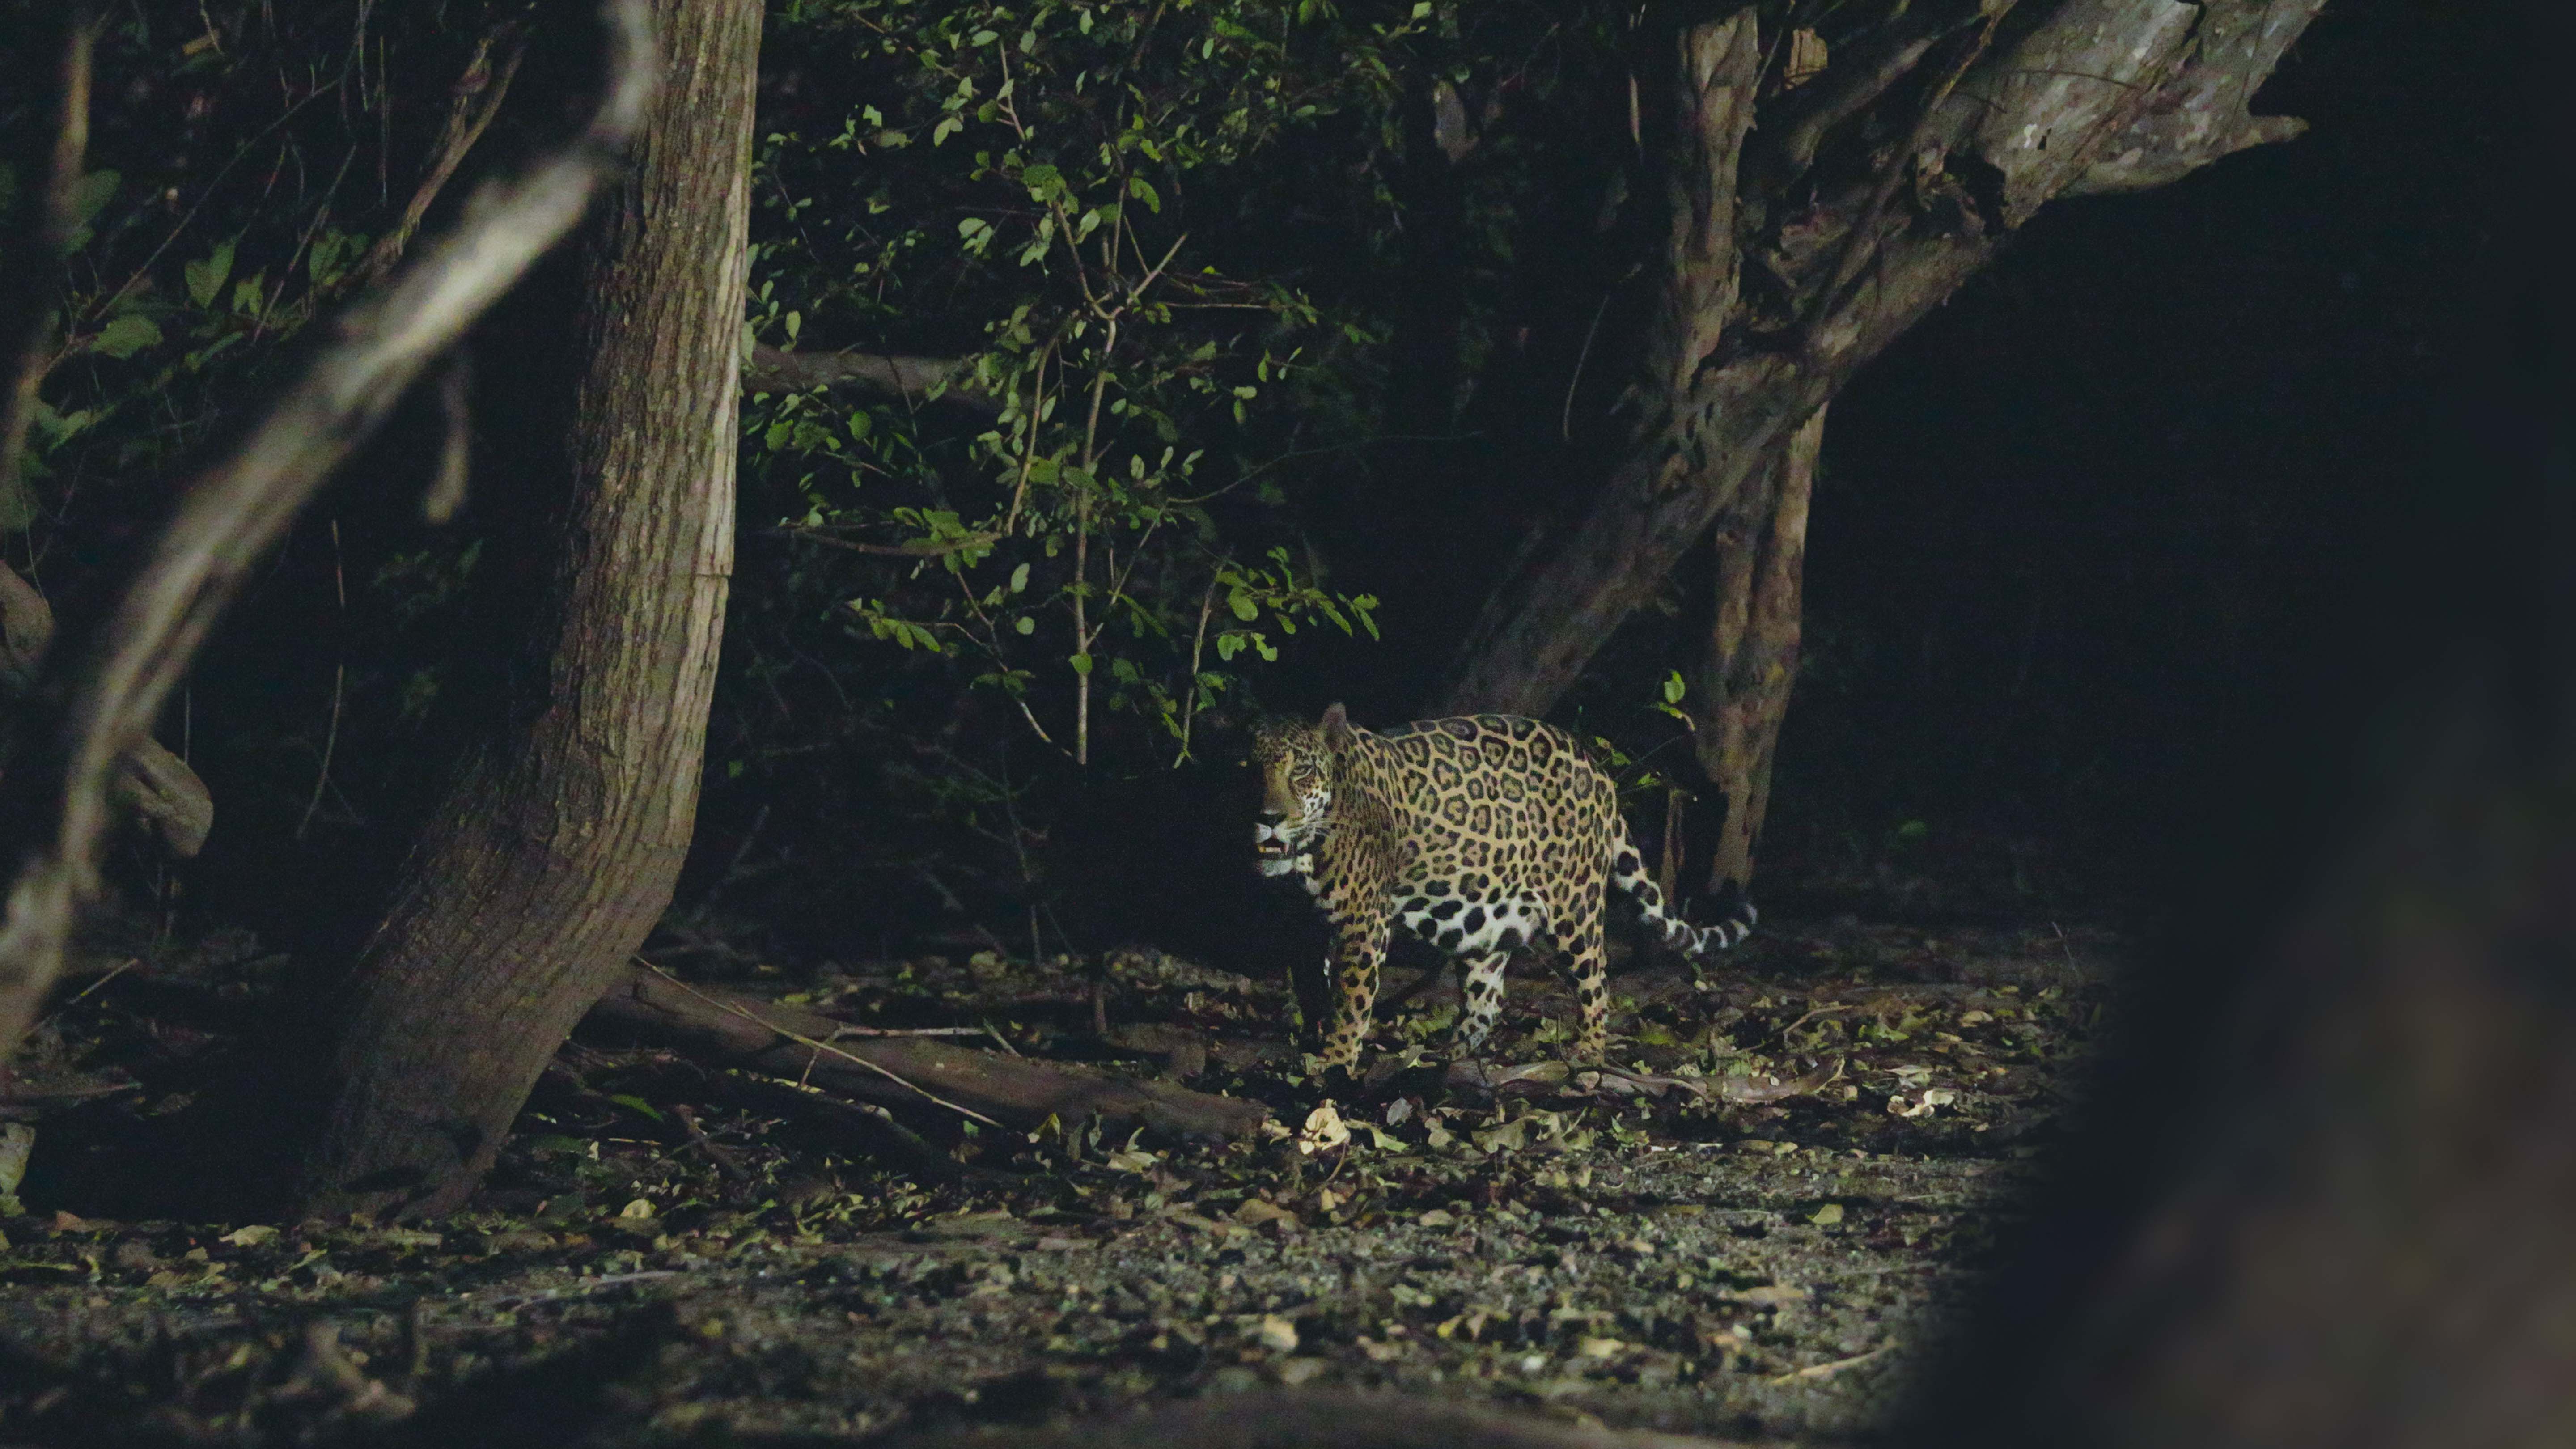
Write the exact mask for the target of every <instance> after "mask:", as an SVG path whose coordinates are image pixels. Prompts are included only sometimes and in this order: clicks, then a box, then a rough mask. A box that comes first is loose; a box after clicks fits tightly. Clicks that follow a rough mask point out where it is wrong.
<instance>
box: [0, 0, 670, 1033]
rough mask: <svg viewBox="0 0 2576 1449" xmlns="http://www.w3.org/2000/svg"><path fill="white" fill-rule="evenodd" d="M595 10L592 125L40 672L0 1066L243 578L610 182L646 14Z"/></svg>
mask: <svg viewBox="0 0 2576 1449" xmlns="http://www.w3.org/2000/svg"><path fill="white" fill-rule="evenodd" d="M604 12H605V15H604V19H605V24H606V27H607V30H608V36H609V47H610V57H609V64H608V67H607V73H608V77H609V80H608V90H607V93H606V95H605V96H604V97H603V98H602V100H601V102H600V106H599V109H598V111H597V113H596V114H595V115H594V116H593V118H592V120H591V122H590V125H589V127H588V128H587V129H586V130H585V131H584V132H583V133H582V134H581V136H580V137H578V138H577V139H576V140H574V141H573V142H571V143H570V144H568V145H567V146H565V147H564V148H563V149H562V150H561V151H559V152H557V153H556V154H554V155H553V156H551V157H549V158H547V159H545V160H542V161H540V162H539V163H538V164H537V165H536V166H534V167H533V168H532V169H530V170H529V171H528V172H527V173H526V174H525V175H523V176H521V177H518V178H516V179H514V180H510V181H502V182H494V183H490V184H487V185H486V186H485V187H484V188H483V189H482V190H481V191H480V192H479V193H477V194H476V195H475V196H474V197H473V198H472V199H471V200H470V201H469V202H468V203H467V206H466V209H465V220H464V221H463V222H462V223H461V225H460V226H459V227H458V229H457V230H456V231H455V232H454V233H453V234H451V235H449V236H447V237H445V238H443V239H442V240H441V241H440V242H439V243H438V244H437V245H436V246H434V247H431V248H429V249H428V250H427V251H426V252H424V253H422V254H421V255H420V256H419V257H417V258H416V259H415V260H414V261H412V262H411V263H409V264H408V265H406V266H404V267H403V268H402V270H401V271H399V272H398V273H396V274H395V276H394V278H393V279H392V281H391V282H390V283H389V284H388V285H387V286H386V287H385V288H383V289H382V290H381V291H378V292H375V293H372V294H370V295H368V296H366V297H363V298H361V299H360V300H359V301H358V302H357V303H356V304H354V305H353V306H352V307H351V308H350V309H349V310H348V312H346V313H345V314H343V315H342V316H341V318H340V319H339V320H338V321H337V323H336V324H335V331H336V332H337V334H338V337H339V340H338V341H337V342H336V343H334V344H333V345H331V346H329V347H326V348H324V349H323V350H322V351H321V352H320V353H319V354H318V355H317V356H315V357H314V358H313V360H312V361H311V362H310V363H309V364H308V365H307V366H306V368H305V371H304V373H303V376H302V377H300V378H299V379H297V380H296V382H295V383H293V384H292V385H291V386H290V387H289V388H288V389H287V391H286V393H285V394H284V395H283V396H282V397H280V398H279V399H278V400H277V401H276V403H275V404H274V405H273V406H272V407H271V408H270V409H269V411H268V414H267V416H265V417H264V418H262V419H261V420H260V421H259V422H258V423H257V424H256V425H255V426H254V427H253V428H252V429H251V431H250V433H249V435H248V436H247V437H246V438H244V439H243V440H242V442H241V443H240V444H239V446H238V447H237V448H236V449H235V450H234V452H233V454H232V455H231V456H230V457H228V458H226V459H224V460H223V461H222V462H220V463H217V464H216V465H215V466H214V467H212V468H210V469H208V470H207V471H206V472H204V473H202V474H200V475H198V477H197V478H196V479H195V481H193V482H192V483H190V484H189V485H188V487H187V489H186V491H185V492H184V493H183V495H182V496H181V498H180V500H179V504H178V508H177V511H176V512H175V513H174V515H173V516H172V518H171V520H170V522H169V523H168V524H167V525H166V526H165V527H164V528H163V530H162V532H161V534H160V536H159V538H157V539H156V540H155V541H154V544H153V547H152V551H151V554H150V556H149V557H148V558H147V559H146V561H145V563H144V565H143V567H142V570H141V571H140V572H139V573H137V574H136V575H135V577H134V579H133V581H132V582H131V583H129V584H128V585H127V586H126V589H125V592H124V594H123V596H122V597H121V598H120V599H119V600H118V603H117V607H116V610H115V612H114V613H113V614H112V615H110V616H109V617H108V618H107V619H106V620H104V621H103V623H102V624H101V626H100V627H99V629H98V630H97V632H96V634H95V635H94V637H93V638H92V639H91V640H90V641H89V644H88V647H87V648H85V649H82V650H79V651H75V652H73V657H77V658H79V659H80V661H81V662H80V664H79V665H78V666H76V668H77V673H69V672H68V671H64V670H63V669H62V668H61V666H48V668H47V670H46V673H47V675H48V676H57V675H60V676H61V677H62V678H63V681H64V682H65V683H67V684H69V685H70V688H69V689H68V690H67V691H66V693H65V698H66V701H67V703H66V706H65V713H66V720H65V727H64V728H63V730H62V732H61V735H60V737H59V742H58V743H57V745H56V749H57V751H58V756H57V763H56V764H55V767H54V769H53V770H52V771H51V772H49V778H48V779H45V780H43V781H42V782H40V783H39V784H37V785H36V786H35V787H34V788H36V789H43V788H44V787H45V786H47V785H50V786H52V787H53V789H52V792H51V793H52V798H51V800H46V799H45V798H44V796H43V795H41V794H40V795H35V796H34V797H33V798H32V799H30V798H29V797H28V795H27V794H26V793H25V792H24V791H22V790H20V789H16V788H13V790H12V793H13V795H17V796H18V797H19V798H20V800H21V801H23V802H26V803H33V804H36V805H37V806H38V809H39V810H40V811H42V813H45V814H48V815H52V816H54V817H55V818H56V820H57V822H58V823H57V826H56V829H55V832H54V835H53V838H52V839H51V840H50V841H46V842H43V843H41V844H40V845H38V846H37V847H36V848H35V850H34V851H33V852H32V854H31V856H30V858H29V859H28V861H27V862H26V864H25V866H24V867H23V868H22V869H21V870H20V871H19V873H18V875H17V879H16V881H15V883H14V885H13V886H12V887H11V890H10V894H9V900H8V908H7V909H8V917H7V922H6V924H5V925H0V1057H5V1056H6V1055H7V1053H8V1052H9V1051H10V1050H11V1049H12V1048H14V1047H15V1046H16V1045H17V1042H18V1039H19V1037H20V1036H21V1035H22V1034H24V1032H25V1031H26V1028H27V1026H28V1024H29V1023H30V1022H31V1021H32V1020H34V1017H35V1012H36V1009H37V1007H38V1006H39V1005H40V1004H41V1003H42V1001H43V999H44V995H45V992H46V991H47V989H49V988H50V987H51V986H52V984H53V981H54V978H55V976H56V975H57V974H58V973H59V972H60V971H61V968H62V960H63V952H64V948H65V946H66V944H67V943H68V941H69V939H70V936H71V931H72V927H73V925H74V923H75V921H76V920H77V918H78V916H79V914H80V912H81V910H82V909H83V908H84V907H85V906H86V905H87V904H88V903H89V902H90V901H91V900H92V899H93V898H94V897H95V896H96V894H97V892H98V884H99V881H98V854H99V850H100V847H101V844H102V843H103V841H104V839H105V836H106V832H107V826H108V822H109V820H110V818H111V810H110V798H111V797H110V789H111V785H112V783H113V780H114V778H115V772H116V768H117V765H118V762H119V761H121V760H123V759H124V758H125V757H126V756H127V755H129V754H131V753H132V752H133V750H134V748H135V746H136V745H137V744H138V743H139V742H141V741H142V740H144V739H145V738H147V737H148V735H149V733H150V730H151V727H152V722H153V719H154V718H155V717H156V716H157V715H158V714H159V713H160V710H161V706H162V703H163V701H165V700H166V699H167V698H168V697H169V693H170V689H171V687H172V686H173V685H175V684H176V683H177V682H178V680H179V678H180V676H181V675H182V674H183V673H185V672H186V669H187V666H188V663H189V661H190V660H192V659H193V658H194V657H195V656H196V653H197V650H198V648H199V647H200V646H201V645H202V644H203V643H204V642H205V638H206V634H207V632H208V631H209V630H210V629H212V628H213V626H214V622H215V620H216V618H217V617H218V616H219V615H221V613H222V612H223V609H224V607H225V605H227V604H228V603H230V602H231V600H232V597H233V595H234V594H235V593H236V592H237V591H238V590H239V588H240V586H241V583H242V581H243V579H244V578H245V577H246V576H247V575H248V573H249V571H250V569H251V567H252V566H253V565H254V564H255V563H257V562H258V560H259V559H260V558H261V557H262V556H263V555H264V554H266V553H267V551H268V549H269V546H270V545H271V544H273V543H275V542H276V540H277V538H278V536H279V535H280V534H281V533H283V532H284V531H285V529H286V526H287V525H288V523H290V522H291V521H293V519H294V517H295V515H296V513H297V512H298V511H299V510H301V509H302V508H303V506H304V505H305V504H306V503H307V502H309V501H310V500H311V499H312V497H313V495H314V493H315V492H316V491H318V490H319V489H320V488H321V486H322V483H323V481H324V480H325V479H326V478H328V477H329V476H330V473H331V470H332V469H333V468H334V467H336V466H337V465H338V464H339V463H340V462H341V461H342V460H343V459H345V458H346V457H347V456H348V455H349V453H350V452H351V451H352V450H353V449H355V448H356V447H357V446H358V445H359V444H360V443H361V442H363V441H365V440H366V438H367V437H368V436H369V435H371V434H372V433H373V432H374V431H375V429H376V427H377V425H378V424H379V423H381V422H382V421H383V420H384V418H385V415H386V414H387V413H389V412H390V411H391V410H392V408H393V405H394V404H395V402H396V401H397V400H399V399H400V398H401V396H402V393H403V390H404V388H406V387H407V386H409V385H410V383H411V382H412V380H413V379H414V378H415V377H417V376H418V375H419V373H420V371H421V369H422V368H423V367H425V366H427V365H428V364H429V362H430V361H431V360H432V359H433V358H435V357H437V356H438V355H439V354H441V353H443V352H445V351H446V350H447V349H448V348H450V347H452V346H454V345H455V343H456V341H457V339H458V338H460V337H461V336H463V335H464V332H465V329H466V328H467V327H468V326H469V325H470V324H472V323H473V321H474V320H475V319H476V318H477V317H479V316H481V315H482V314H483V312H484V311H485V310H486V309H488V308H489V307H491V305H492V304H493V303H494V302H496V301H498V300H500V298H501V296H502V294H503V293H504V292H506V291H508V290H509V288H510V287H511V286H512V285H513V284H514V283H516V282H517V281H518V279H519V277H520V276H521V275H522V274H523V273H525V272H526V271H527V269H528V267H529V266H530V264H532V263H533V262H535V261H536V259H537V258H538V257H539V256H541V255H543V254H544V253H545V251H546V250H547V249H548V248H550V247H552V246H553V245H554V244H555V243H556V242H557V241H558V240H560V239H561V238H562V237H563V235H564V233H565V232H566V231H568V230H570V229H571V227H572V225H573V223H574V222H575V221H577V220H579V219H580V217H581V214H582V213H583V211H585V210H586V209H587V208H588V207H589V204H590V198H591V195H592V193H593V192H594V191H596V190H597V189H598V188H599V186H600V184H601V183H602V182H603V181H606V180H609V179H611V178H612V177H613V176H614V175H615V174H616V172H617V169H618V166H619V163H620V161H621V160H622V158H623V156H624V154H625V150H626V145H627V142H628V141H629V139H630V138H631V137H632V136H633V135H634V134H635V131H636V128H637V126H638V125H639V124H640V123H641V121H642V120H643V117H644V112H645V106H646V103H647V102H648V101H649V100H650V99H651V96H652V92H653V87H654V77H655V74H656V70H657V68H656V65H655V62H654V47H653V38H652V33H651V23H650V20H649V12H648V10H647V8H646V6H645V5H644V4H643V0H608V3H607V4H606V5H605V6H604ZM61 657H65V656H64V655H60V654H58V655H57V658H61ZM14 785H15V782H14V781H13V786H14Z"/></svg>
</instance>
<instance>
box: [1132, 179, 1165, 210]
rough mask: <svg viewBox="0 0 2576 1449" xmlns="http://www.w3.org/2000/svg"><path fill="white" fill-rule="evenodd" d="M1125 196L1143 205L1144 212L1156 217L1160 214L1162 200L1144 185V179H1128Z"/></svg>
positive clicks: (1152, 189) (1151, 188)
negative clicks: (1146, 211) (1149, 212)
mask: <svg viewBox="0 0 2576 1449" xmlns="http://www.w3.org/2000/svg"><path fill="white" fill-rule="evenodd" d="M1127 194H1128V195H1129V196H1132V197H1135V198H1136V199H1137V200H1138V201H1141V202H1143V203H1145V209H1146V210H1148V211H1151V212H1153V213H1154V214H1155V215H1157V216H1159V215H1161V214H1162V211H1163V198H1162V197H1160V196H1157V195H1155V194H1154V188H1153V187H1152V186H1149V185H1147V184H1146V181H1145V178H1144V177H1142V176H1130V177H1128V178H1127Z"/></svg>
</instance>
